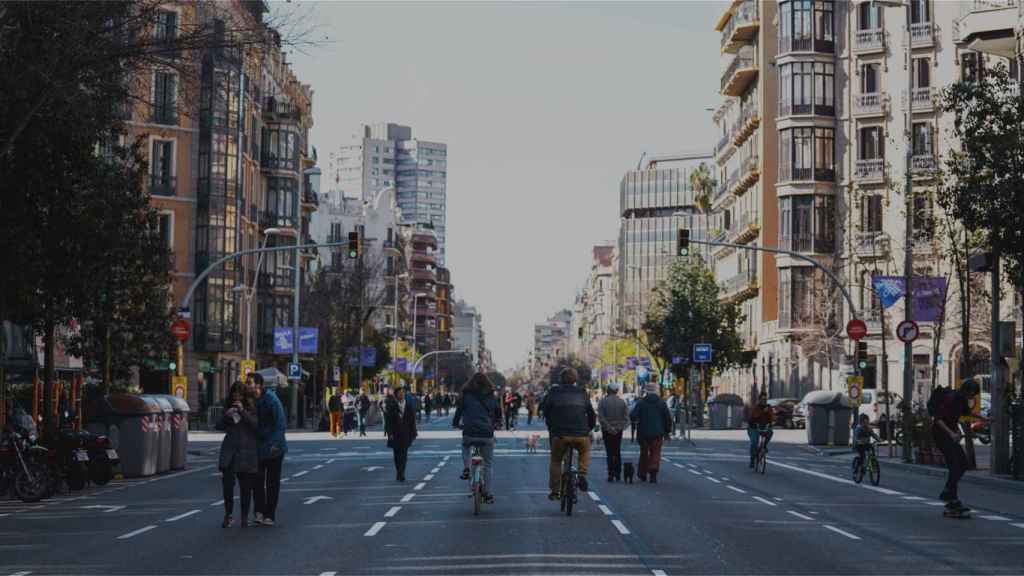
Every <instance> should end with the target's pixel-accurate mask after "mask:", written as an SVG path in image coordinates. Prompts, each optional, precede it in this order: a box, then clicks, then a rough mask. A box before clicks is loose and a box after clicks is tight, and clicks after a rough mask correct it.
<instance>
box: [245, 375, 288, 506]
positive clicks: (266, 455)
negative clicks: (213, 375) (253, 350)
mask: <svg viewBox="0 0 1024 576" xmlns="http://www.w3.org/2000/svg"><path fill="white" fill-rule="evenodd" d="M253 380H254V383H255V385H256V389H257V390H258V391H259V399H258V400H257V401H256V415H257V418H258V422H259V428H258V430H259V440H260V446H259V470H258V471H257V478H256V481H257V485H256V494H257V501H260V500H262V504H263V510H258V511H257V512H260V513H261V515H262V518H259V519H258V521H259V523H261V524H263V525H264V526H273V525H274V523H275V522H276V520H277V501H278V498H279V496H280V494H281V467H282V465H283V464H284V455H285V454H287V453H288V440H287V439H286V438H285V429H286V428H287V427H288V420H287V418H286V416H285V413H284V405H282V404H281V400H280V399H279V398H278V397H277V393H276V392H275V391H274V386H273V385H270V384H267V383H265V382H264V380H263V376H261V375H260V374H258V373H254V374H253Z"/></svg>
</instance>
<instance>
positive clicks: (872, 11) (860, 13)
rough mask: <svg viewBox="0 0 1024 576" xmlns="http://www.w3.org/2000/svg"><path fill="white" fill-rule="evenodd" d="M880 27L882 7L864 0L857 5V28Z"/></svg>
mask: <svg viewBox="0 0 1024 576" xmlns="http://www.w3.org/2000/svg"><path fill="white" fill-rule="evenodd" d="M881 27H882V7H881V6H879V5H877V4H875V3H874V2H870V1H868V0H864V1H863V2H861V3H860V4H859V5H858V6H857V29H858V30H878V29H880V28H881Z"/></svg>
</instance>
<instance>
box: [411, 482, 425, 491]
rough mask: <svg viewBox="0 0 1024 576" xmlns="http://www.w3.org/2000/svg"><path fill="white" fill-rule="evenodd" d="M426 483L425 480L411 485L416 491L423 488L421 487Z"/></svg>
mask: <svg viewBox="0 0 1024 576" xmlns="http://www.w3.org/2000/svg"><path fill="white" fill-rule="evenodd" d="M426 485H427V484H426V482H420V483H419V484H417V485H415V486H413V488H412V489H413V490H416V491H420V490H423V487H424V486H426Z"/></svg>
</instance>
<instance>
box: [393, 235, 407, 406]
mask: <svg viewBox="0 0 1024 576" xmlns="http://www.w3.org/2000/svg"><path fill="white" fill-rule="evenodd" d="M392 250H395V249H394V248H392ZM395 252H398V251H397V250H395ZM399 254H401V253H400V252H399ZM408 277H409V275H408V274H405V273H403V274H395V295H394V298H395V312H394V316H393V317H392V318H391V324H392V327H393V328H394V331H395V334H394V337H393V340H392V354H391V362H392V366H394V365H395V363H396V361H397V360H398V281H399V280H402V279H404V278H408ZM391 374H392V376H391V380H392V382H391V384H392V386H395V385H397V384H398V371H397V370H392V371H391Z"/></svg>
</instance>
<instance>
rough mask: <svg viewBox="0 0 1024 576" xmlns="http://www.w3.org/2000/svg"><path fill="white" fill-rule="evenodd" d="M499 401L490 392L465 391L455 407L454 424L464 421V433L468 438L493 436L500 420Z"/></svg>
mask: <svg viewBox="0 0 1024 576" xmlns="http://www.w3.org/2000/svg"><path fill="white" fill-rule="evenodd" d="M500 419H501V415H500V413H499V412H498V401H497V400H495V399H494V394H491V393H490V392H479V391H477V392H472V391H468V390H467V391H464V392H463V393H462V401H461V402H459V404H458V408H456V409H455V417H454V418H453V419H452V426H456V427H458V425H459V423H460V422H461V423H462V435H463V436H464V437H467V438H493V437H494V424H495V422H498V421H500Z"/></svg>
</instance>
